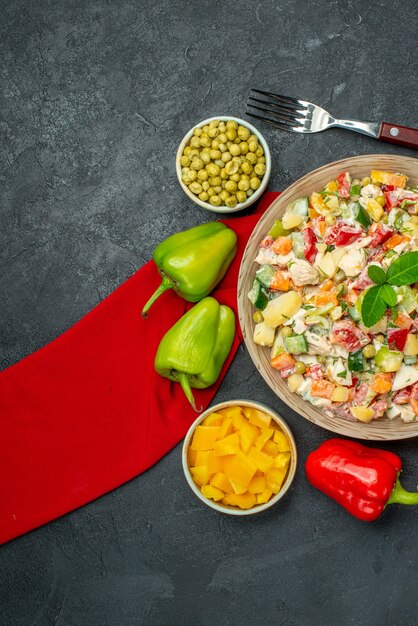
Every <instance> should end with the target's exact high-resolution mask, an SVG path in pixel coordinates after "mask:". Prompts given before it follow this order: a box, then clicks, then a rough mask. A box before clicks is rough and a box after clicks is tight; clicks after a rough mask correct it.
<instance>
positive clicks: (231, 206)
mask: <svg viewBox="0 0 418 626" xmlns="http://www.w3.org/2000/svg"><path fill="white" fill-rule="evenodd" d="M176 173H177V178H178V180H179V183H180V185H181V186H182V188H183V189H184V191H185V193H186V194H187V195H188V196H189V198H190V199H191V200H192V201H193V202H195V203H196V204H198V205H199V206H201V207H203V208H204V209H207V210H208V211H213V212H215V213H235V212H236V211H242V210H243V209H246V208H247V207H249V206H250V205H251V204H253V203H254V202H256V201H257V200H258V198H259V197H260V196H261V194H262V193H263V192H264V190H265V189H266V187H267V183H268V180H269V178H270V173H271V155H270V150H269V147H268V145H267V142H266V140H265V139H264V137H263V135H262V134H261V133H260V132H259V131H258V130H257V129H256V128H255V127H254V126H253V125H252V124H249V123H248V122H246V121H244V120H241V119H239V118H237V117H231V116H218V117H211V118H209V119H207V120H203V121H202V122H199V124H197V125H196V126H194V127H193V128H192V129H191V130H190V131H189V132H188V133H187V134H186V135H185V136H184V138H183V140H182V142H181V143H180V146H179V149H178V151H177V156H176Z"/></svg>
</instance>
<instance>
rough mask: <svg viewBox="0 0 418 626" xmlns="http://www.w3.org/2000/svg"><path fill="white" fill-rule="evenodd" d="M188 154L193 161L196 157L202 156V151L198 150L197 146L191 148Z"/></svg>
mask: <svg viewBox="0 0 418 626" xmlns="http://www.w3.org/2000/svg"><path fill="white" fill-rule="evenodd" d="M187 156H188V157H189V159H190V160H191V161H193V159H194V158H195V157H200V152H199V150H196V148H191V150H190V151H189V152H188V153H187Z"/></svg>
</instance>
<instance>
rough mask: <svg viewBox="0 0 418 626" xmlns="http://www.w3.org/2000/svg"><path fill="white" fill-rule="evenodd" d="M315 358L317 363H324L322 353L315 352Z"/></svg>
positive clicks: (324, 358) (324, 359)
mask: <svg viewBox="0 0 418 626" xmlns="http://www.w3.org/2000/svg"><path fill="white" fill-rule="evenodd" d="M316 360H317V361H318V363H321V365H325V363H326V361H327V359H326V357H324V356H323V355H322V354H317V355H316Z"/></svg>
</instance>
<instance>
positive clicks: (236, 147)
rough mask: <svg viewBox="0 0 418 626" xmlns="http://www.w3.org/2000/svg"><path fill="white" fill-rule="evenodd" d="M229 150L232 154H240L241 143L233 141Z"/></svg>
mask: <svg viewBox="0 0 418 626" xmlns="http://www.w3.org/2000/svg"><path fill="white" fill-rule="evenodd" d="M229 152H230V153H231V154H232V156H238V155H239V154H241V148H240V146H239V144H236V143H232V144H231V145H230V146H229Z"/></svg>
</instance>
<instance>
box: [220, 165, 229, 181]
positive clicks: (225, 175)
mask: <svg viewBox="0 0 418 626" xmlns="http://www.w3.org/2000/svg"><path fill="white" fill-rule="evenodd" d="M219 176H220V177H221V178H222V180H223V181H225V180H227V179H228V172H227V171H226V169H225V168H224V167H221V171H220V172H219Z"/></svg>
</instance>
